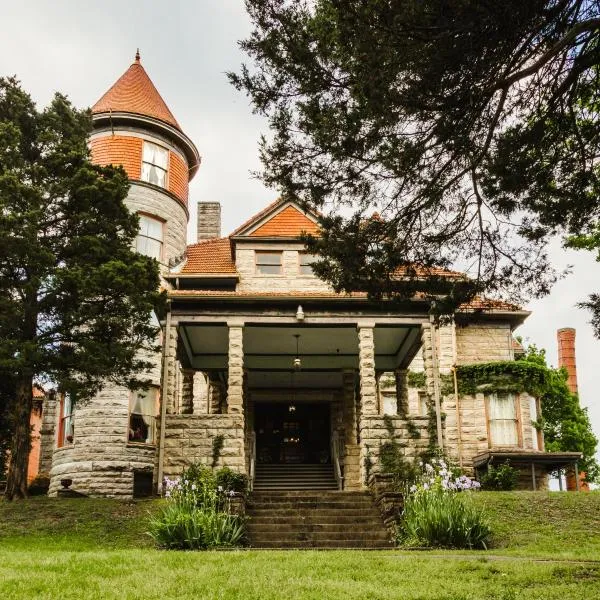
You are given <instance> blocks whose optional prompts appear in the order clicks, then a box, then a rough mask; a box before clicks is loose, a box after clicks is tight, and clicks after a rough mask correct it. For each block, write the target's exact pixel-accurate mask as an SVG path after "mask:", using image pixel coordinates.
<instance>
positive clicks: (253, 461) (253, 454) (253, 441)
mask: <svg viewBox="0 0 600 600" xmlns="http://www.w3.org/2000/svg"><path fill="white" fill-rule="evenodd" d="M255 471H256V431H253V432H252V433H251V434H250V476H249V477H248V487H249V488H250V491H252V490H253V489H254V476H255Z"/></svg>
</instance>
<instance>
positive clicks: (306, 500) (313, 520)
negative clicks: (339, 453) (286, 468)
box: [247, 491, 392, 548]
mask: <svg viewBox="0 0 600 600" xmlns="http://www.w3.org/2000/svg"><path fill="white" fill-rule="evenodd" d="M247 514H248V517H249V520H248V539H249V542H250V545H251V546H253V547H255V548H391V547H392V544H391V542H390V541H389V534H388V532H387V530H386V529H385V527H384V525H383V521H382V519H381V515H380V514H379V511H378V509H377V508H376V506H375V504H374V503H373V500H372V498H371V496H370V494H369V493H368V492H364V491H357V492H340V491H330V492H321V491H319V492H316V493H315V492H307V491H294V492H286V491H273V492H268V493H267V492H256V493H253V494H252V495H251V496H250V498H249V502H248V505H247Z"/></svg>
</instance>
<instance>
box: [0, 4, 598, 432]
mask: <svg viewBox="0 0 600 600" xmlns="http://www.w3.org/2000/svg"><path fill="white" fill-rule="evenodd" d="M0 9H1V15H2V17H1V19H0V75H17V76H18V78H19V79H20V80H21V81H22V84H23V86H24V88H25V89H26V90H28V91H29V92H30V93H31V94H32V96H33V98H34V99H35V100H36V101H37V102H38V103H39V104H40V105H45V104H46V103H48V101H49V100H50V98H51V97H52V94H53V93H54V92H55V91H61V92H63V93H65V94H67V95H68V96H69V97H70V98H71V100H72V101H73V103H74V104H75V105H77V106H79V107H86V106H90V105H92V104H94V102H96V100H98V98H100V96H101V95H102V94H103V93H104V92H105V91H106V90H107V89H108V88H109V87H110V86H111V85H112V84H113V83H114V81H115V80H116V79H117V78H118V77H120V76H121V74H122V73H123V72H124V71H125V70H126V69H127V68H128V67H129V65H130V64H131V63H132V62H133V59H134V55H135V51H136V48H137V47H139V48H140V53H141V57H142V64H143V65H144V67H145V68H146V70H147V72H148V74H149V75H150V77H151V79H152V80H153V81H154V84H155V85H156V87H157V88H158V90H159V92H160V93H161V95H162V96H163V98H164V99H165V101H166V102H167V104H168V105H169V107H170V109H171V111H172V112H173V114H174V115H175V117H176V118H177V120H178V121H179V123H180V125H181V126H182V128H183V130H184V131H185V132H186V133H187V135H188V136H189V137H190V138H191V139H192V140H193V141H194V142H195V144H196V145H197V147H198V149H199V151H200V154H201V155H202V166H201V168H200V170H199V172H198V174H197V175H196V177H195V179H194V181H193V182H192V185H191V188H190V212H191V218H190V229H189V240H190V241H191V242H193V241H195V218H196V211H195V203H196V202H197V201H218V202H221V205H222V211H223V212H222V215H223V233H224V234H225V233H229V232H230V231H232V230H233V229H235V228H236V227H237V226H238V225H239V224H240V223H242V222H243V221H244V220H246V219H247V218H248V217H250V216H251V215H252V214H254V213H256V212H257V211H259V210H260V209H262V208H263V207H264V206H265V205H266V204H268V203H270V202H272V201H273V200H274V199H275V198H276V192H274V191H273V190H268V189H266V188H265V187H264V186H263V185H262V184H261V183H260V182H259V181H257V180H256V179H254V178H253V177H252V176H251V175H250V172H251V171H256V170H258V169H259V168H260V164H259V161H258V152H257V143H258V138H259V135H260V133H261V132H262V131H265V123H264V122H263V121H262V120H261V119H260V118H258V117H257V116H255V115H253V114H252V111H251V108H250V106H249V103H248V101H247V99H246V97H245V96H243V95H242V94H240V93H238V92H237V91H236V90H235V89H234V88H233V87H231V86H230V85H229V84H228V82H227V80H226V78H225V72H226V71H228V70H235V69H237V67H238V66H239V64H240V63H241V62H242V61H243V56H242V54H241V53H240V51H239V49H238V47H237V41H238V40H239V39H241V38H243V37H244V36H245V35H246V34H247V33H248V32H249V30H250V24H249V20H248V18H247V16H246V13H245V11H244V6H243V2H242V0H195V1H194V0H188V1H183V0H182V1H177V0H169V1H168V2H164V1H162V2H157V1H154V0H152V1H150V0H146V1H144V2H134V1H131V0H120V1H118V2H117V1H114V0H103V1H102V2H81V0H79V1H77V0H53V1H52V2H50V1H43V0H27V1H26V2H18V3H17V2H8V0H2V1H1V2H0ZM553 258H554V260H555V262H556V263H557V264H558V265H559V266H560V267H561V268H563V267H564V266H566V265H568V264H571V265H574V270H573V274H572V275H571V276H569V277H568V278H567V279H565V280H563V281H562V282H560V283H559V284H558V285H557V286H556V287H555V288H554V290H553V292H552V294H551V295H550V296H548V297H546V298H544V299H543V300H538V301H534V302H531V303H530V304H529V306H528V307H527V308H528V309H529V310H532V311H533V314H532V315H531V316H530V317H529V318H528V320H527V321H526V323H525V325H523V326H521V327H520V328H519V329H518V330H517V334H519V335H522V336H523V337H524V338H525V340H526V341H529V342H534V343H536V344H537V345H538V347H541V348H546V349H547V351H548V357H549V361H550V363H552V364H554V365H556V362H557V358H556V355H557V346H556V330H557V329H558V328H560V327H575V328H576V329H577V347H576V352H577V362H578V375H579V388H580V398H581V402H582V404H583V405H585V406H588V407H589V410H590V415H591V417H592V421H593V424H594V429H595V432H596V434H597V435H598V434H599V433H600V398H599V396H600V394H599V392H598V390H600V360H599V356H600V341H598V340H597V339H595V338H594V337H593V335H592V331H591V327H590V325H589V324H588V320H589V315H588V314H587V313H586V312H585V311H582V310H579V309H577V308H576V307H575V304H576V303H577V302H578V301H580V300H582V299H584V298H585V297H586V296H587V295H588V294H589V293H591V292H593V291H600V264H598V263H597V262H595V261H594V258H593V256H591V255H590V254H586V253H576V252H565V251H563V250H562V249H561V248H560V244H559V243H557V244H555V246H554V250H553Z"/></svg>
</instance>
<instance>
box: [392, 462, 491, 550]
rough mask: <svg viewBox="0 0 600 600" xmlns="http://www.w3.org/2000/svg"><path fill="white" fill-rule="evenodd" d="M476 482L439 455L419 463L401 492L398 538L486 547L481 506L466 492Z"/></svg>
mask: <svg viewBox="0 0 600 600" xmlns="http://www.w3.org/2000/svg"><path fill="white" fill-rule="evenodd" d="M479 487H480V485H479V483H478V482H477V481H475V480H473V479H471V478H470V477H467V476H466V475H461V474H460V473H458V472H456V470H453V469H451V468H449V467H448V465H447V464H446V462H445V461H444V460H442V459H439V460H436V459H434V460H432V461H431V462H430V463H426V464H425V465H424V466H423V471H422V473H421V475H420V478H419V479H418V481H417V482H416V483H415V484H414V485H412V486H411V487H410V488H409V489H408V490H407V491H406V493H405V498H404V512H403V515H402V522H401V524H400V528H399V541H401V542H404V543H405V544H410V545H419V546H437V547H441V548H487V544H488V540H489V537H490V534H491V529H490V526H489V524H488V522H487V519H486V517H485V514H484V512H483V510H481V509H477V508H475V507H474V506H473V504H472V503H471V498H470V495H469V493H470V492H471V491H474V490H477V489H478V488H479Z"/></svg>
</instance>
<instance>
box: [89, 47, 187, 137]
mask: <svg viewBox="0 0 600 600" xmlns="http://www.w3.org/2000/svg"><path fill="white" fill-rule="evenodd" d="M106 112H126V113H133V114H138V115H144V116H147V117H153V118H155V119H159V120H160V121H164V122H165V123H168V124H169V125H172V126H173V127H175V128H176V129H178V130H179V131H181V127H179V123H177V120H176V119H175V117H174V116H173V113H172V112H171V111H170V110H169V107H168V106H167V105H166V103H165V101H164V100H163V99H162V97H161V95H160V94H159V93H158V90H157V89H156V87H155V86H154V84H153V83H152V81H151V79H150V77H148V74H147V73H146V70H145V69H144V67H142V63H141V62H140V54H139V52H137V53H136V55H135V62H134V63H133V64H132V65H131V66H130V67H129V69H127V71H125V73H123V75H121V77H119V79H117V81H116V82H115V83H114V84H113V86H112V87H111V88H110V89H109V90H108V91H107V92H106V93H105V94H104V95H103V96H102V97H101V98H100V100H98V102H96V104H94V106H92V113H93V114H97V113H106Z"/></svg>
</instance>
